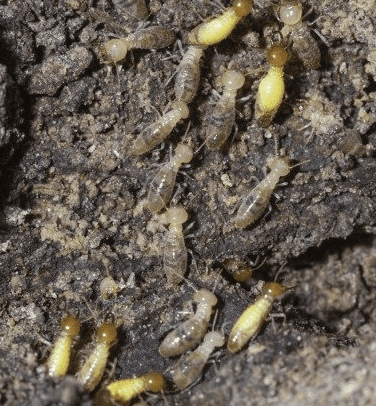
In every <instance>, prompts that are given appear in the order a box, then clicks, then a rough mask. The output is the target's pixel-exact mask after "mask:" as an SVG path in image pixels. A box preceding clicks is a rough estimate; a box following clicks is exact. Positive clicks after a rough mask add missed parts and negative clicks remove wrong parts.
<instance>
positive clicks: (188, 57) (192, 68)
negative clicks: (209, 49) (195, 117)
mask: <svg viewBox="0 0 376 406" xmlns="http://www.w3.org/2000/svg"><path fill="white" fill-rule="evenodd" d="M203 53H204V48H203V47H199V46H195V45H191V46H190V47H189V48H188V50H187V51H186V52H185V54H184V56H183V59H182V60H181V62H180V64H179V67H178V73H177V76H176V79H175V87H174V89H175V97H176V100H180V101H182V102H184V103H187V104H188V103H190V102H191V101H192V100H193V99H194V97H195V96H196V93H197V89H198V85H199V82H200V59H201V57H202V55H203Z"/></svg>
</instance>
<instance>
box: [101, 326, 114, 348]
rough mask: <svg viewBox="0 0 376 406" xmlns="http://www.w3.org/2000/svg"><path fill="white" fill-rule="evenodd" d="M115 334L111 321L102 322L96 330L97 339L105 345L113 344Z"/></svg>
mask: <svg viewBox="0 0 376 406" xmlns="http://www.w3.org/2000/svg"><path fill="white" fill-rule="evenodd" d="M116 336H117V334H116V326H115V324H113V323H104V324H102V325H101V326H100V327H99V329H98V331H97V341H98V342H100V343H103V344H106V345H111V344H113V343H114V342H115V341H116Z"/></svg>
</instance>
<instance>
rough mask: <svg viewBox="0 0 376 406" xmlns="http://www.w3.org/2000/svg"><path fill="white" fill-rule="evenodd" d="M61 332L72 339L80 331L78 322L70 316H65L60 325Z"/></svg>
mask: <svg viewBox="0 0 376 406" xmlns="http://www.w3.org/2000/svg"><path fill="white" fill-rule="evenodd" d="M60 326H61V330H62V332H63V333H64V334H66V335H67V336H69V337H71V338H74V337H76V336H77V334H78V333H79V331H80V322H79V321H78V320H77V319H75V318H74V317H72V316H69V315H67V316H65V317H64V318H63V320H62V321H61V323H60Z"/></svg>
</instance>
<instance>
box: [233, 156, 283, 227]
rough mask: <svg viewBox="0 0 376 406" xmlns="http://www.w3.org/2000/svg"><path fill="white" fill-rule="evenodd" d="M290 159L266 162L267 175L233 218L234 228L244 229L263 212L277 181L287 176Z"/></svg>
mask: <svg viewBox="0 0 376 406" xmlns="http://www.w3.org/2000/svg"><path fill="white" fill-rule="evenodd" d="M289 163H290V158H288V157H279V156H276V157H273V158H269V159H268V161H267V165H266V166H267V167H268V168H270V170H271V171H270V172H269V174H268V175H267V176H266V177H265V178H264V179H263V180H262V181H261V182H260V183H259V184H258V185H257V186H256V187H255V188H254V189H252V191H251V192H250V193H249V194H248V195H247V196H246V197H245V199H244V200H243V202H242V204H241V205H240V207H239V209H238V212H237V214H236V217H235V226H236V227H237V228H245V227H247V226H248V225H250V224H253V223H254V222H255V221H256V220H257V219H258V218H259V217H260V216H261V214H262V213H263V212H264V211H265V209H266V207H267V206H268V203H269V200H270V197H271V195H272V193H273V190H274V189H275V187H276V185H277V183H278V182H279V179H280V178H281V177H282V176H286V175H288V174H289V172H290V170H291V167H290V166H289Z"/></svg>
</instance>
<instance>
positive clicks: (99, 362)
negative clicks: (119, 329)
mask: <svg viewBox="0 0 376 406" xmlns="http://www.w3.org/2000/svg"><path fill="white" fill-rule="evenodd" d="M96 337H97V342H96V345H95V347H94V350H93V352H92V353H91V355H90V357H89V358H88V360H87V361H86V362H85V364H84V365H83V366H82V368H81V370H80V371H79V372H78V374H77V381H78V382H79V383H80V384H81V385H82V386H83V387H84V388H85V390H86V391H88V392H89V391H93V390H94V389H95V387H96V386H97V385H98V383H99V381H100V380H101V379H102V375H103V372H104V370H105V368H106V363H107V359H108V356H109V353H110V348H111V346H112V344H113V343H114V342H115V341H116V327H115V325H114V324H112V323H104V324H102V325H101V326H100V327H99V329H98V331H97V334H96Z"/></svg>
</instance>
